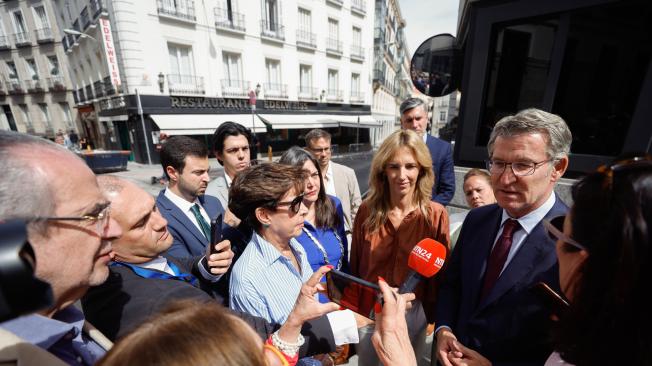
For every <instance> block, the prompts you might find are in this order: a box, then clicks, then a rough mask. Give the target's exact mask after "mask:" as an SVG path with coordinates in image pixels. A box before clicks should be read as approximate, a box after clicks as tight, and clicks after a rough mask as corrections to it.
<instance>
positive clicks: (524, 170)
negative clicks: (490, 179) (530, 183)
mask: <svg viewBox="0 0 652 366" xmlns="http://www.w3.org/2000/svg"><path fill="white" fill-rule="evenodd" d="M551 161H554V159H547V160H543V161H540V162H538V163H508V162H505V161H500V160H487V161H486V162H485V163H486V164H487V170H488V171H489V173H491V174H495V175H501V174H503V172H504V171H505V169H507V166H508V165H509V166H511V168H512V173H514V175H515V176H517V177H525V176H528V175H532V174H534V171H535V170H537V168H538V167H539V166H541V165H543V164H545V163H548V162H551Z"/></svg>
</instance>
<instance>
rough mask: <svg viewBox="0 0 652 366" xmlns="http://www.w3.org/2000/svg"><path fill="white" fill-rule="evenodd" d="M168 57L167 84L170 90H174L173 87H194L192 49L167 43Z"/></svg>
mask: <svg viewBox="0 0 652 366" xmlns="http://www.w3.org/2000/svg"><path fill="white" fill-rule="evenodd" d="M168 55H169V62H170V75H169V77H168V82H169V84H170V85H169V86H170V88H172V89H175V85H182V86H185V87H192V86H194V85H195V84H196V83H195V71H194V67H193V62H192V48H191V47H188V46H182V45H177V44H171V43H168ZM184 89H185V88H184Z"/></svg>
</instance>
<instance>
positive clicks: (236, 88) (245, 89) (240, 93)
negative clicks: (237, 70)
mask: <svg viewBox="0 0 652 366" xmlns="http://www.w3.org/2000/svg"><path fill="white" fill-rule="evenodd" d="M220 82H221V84H222V96H223V97H246V96H247V95H248V94H249V82H248V81H245V80H237V79H222V80H221V81H220Z"/></svg>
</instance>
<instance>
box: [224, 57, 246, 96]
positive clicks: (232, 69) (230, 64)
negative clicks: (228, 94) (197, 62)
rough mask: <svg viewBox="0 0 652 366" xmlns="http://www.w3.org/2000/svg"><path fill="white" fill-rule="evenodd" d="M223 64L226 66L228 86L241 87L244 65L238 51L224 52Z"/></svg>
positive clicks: (225, 73)
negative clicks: (242, 65)
mask: <svg viewBox="0 0 652 366" xmlns="http://www.w3.org/2000/svg"><path fill="white" fill-rule="evenodd" d="M222 65H223V68H224V76H226V81H227V82H228V86H233V87H236V86H237V87H239V86H241V82H242V67H241V61H240V55H239V54H237V53H231V52H224V53H223V54H222Z"/></svg>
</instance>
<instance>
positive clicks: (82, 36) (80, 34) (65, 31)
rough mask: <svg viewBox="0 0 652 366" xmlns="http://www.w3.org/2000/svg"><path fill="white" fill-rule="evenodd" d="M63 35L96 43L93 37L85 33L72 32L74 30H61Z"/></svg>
mask: <svg viewBox="0 0 652 366" xmlns="http://www.w3.org/2000/svg"><path fill="white" fill-rule="evenodd" d="M63 33H65V34H70V35H73V36H80V37H81V38H90V39H92V40H93V41H94V42H97V39H95V37H93V36H91V35H89V34H87V33H82V32H80V31H77V30H74V29H68V28H66V29H64V30H63Z"/></svg>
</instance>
